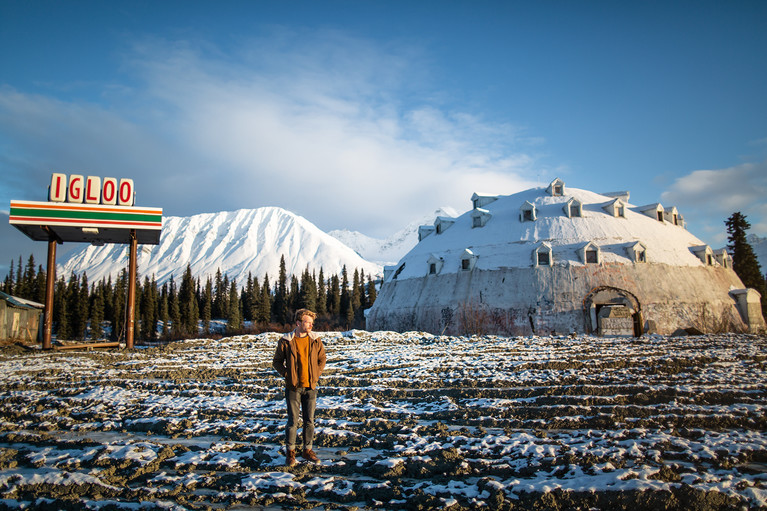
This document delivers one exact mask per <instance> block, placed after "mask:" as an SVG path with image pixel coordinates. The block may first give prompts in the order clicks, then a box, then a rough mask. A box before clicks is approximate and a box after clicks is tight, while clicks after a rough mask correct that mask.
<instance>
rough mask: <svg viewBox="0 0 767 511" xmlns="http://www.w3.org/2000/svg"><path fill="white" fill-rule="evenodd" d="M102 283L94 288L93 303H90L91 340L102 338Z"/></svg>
mask: <svg viewBox="0 0 767 511" xmlns="http://www.w3.org/2000/svg"><path fill="white" fill-rule="evenodd" d="M103 321H104V281H103V280H102V281H101V283H99V284H98V285H96V286H94V289H93V302H92V303H91V336H90V337H91V339H92V340H94V341H95V340H98V339H101V338H102V337H104V328H103V327H102V325H101V324H102V322H103Z"/></svg>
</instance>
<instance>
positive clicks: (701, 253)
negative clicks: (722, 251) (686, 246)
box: [690, 245, 715, 266]
mask: <svg viewBox="0 0 767 511" xmlns="http://www.w3.org/2000/svg"><path fill="white" fill-rule="evenodd" d="M690 252H692V253H693V254H695V255H696V256H698V259H700V262H702V263H703V264H705V265H706V266H714V260H715V258H714V251H713V250H711V247H709V246H708V245H700V246H697V247H690Z"/></svg>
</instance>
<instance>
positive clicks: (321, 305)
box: [316, 266, 328, 316]
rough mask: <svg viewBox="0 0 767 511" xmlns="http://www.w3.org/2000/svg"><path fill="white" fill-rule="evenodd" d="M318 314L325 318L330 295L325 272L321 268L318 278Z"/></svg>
mask: <svg viewBox="0 0 767 511" xmlns="http://www.w3.org/2000/svg"><path fill="white" fill-rule="evenodd" d="M316 312H317V314H319V315H321V316H324V315H325V314H327V312H328V295H327V289H326V287H325V272H323V271H322V267H321V266H320V274H319V276H318V277H317V311H316Z"/></svg>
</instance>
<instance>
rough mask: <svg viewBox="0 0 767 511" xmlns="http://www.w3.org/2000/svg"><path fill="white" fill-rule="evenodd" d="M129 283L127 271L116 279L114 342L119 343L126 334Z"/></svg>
mask: <svg viewBox="0 0 767 511" xmlns="http://www.w3.org/2000/svg"><path fill="white" fill-rule="evenodd" d="M127 282H128V274H127V273H126V271H125V270H121V271H120V274H119V275H118V276H117V279H115V285H114V293H113V294H112V317H111V322H112V340H113V341H119V340H120V339H123V338H124V337H123V336H124V334H125V331H124V329H125V304H126V302H127V298H126V291H127V287H126V284H127Z"/></svg>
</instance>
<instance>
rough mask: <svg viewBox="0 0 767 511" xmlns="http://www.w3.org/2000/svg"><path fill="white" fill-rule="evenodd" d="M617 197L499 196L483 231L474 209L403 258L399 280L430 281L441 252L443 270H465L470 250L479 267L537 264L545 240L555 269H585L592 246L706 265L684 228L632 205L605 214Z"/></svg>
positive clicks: (609, 259)
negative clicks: (526, 214) (576, 211)
mask: <svg viewBox="0 0 767 511" xmlns="http://www.w3.org/2000/svg"><path fill="white" fill-rule="evenodd" d="M626 195H628V194H626ZM613 198H614V197H612V196H608V195H604V194H598V193H594V192H590V191H588V190H581V189H578V188H571V187H569V186H568V187H567V188H566V192H565V194H564V195H561V196H552V195H550V194H549V193H547V188H532V189H529V190H525V191H523V192H519V193H516V194H513V195H499V196H498V200H496V201H493V202H492V203H490V204H487V205H485V206H484V209H486V210H487V211H489V212H490V214H491V215H492V216H491V217H490V218H489V220H488V221H487V223H486V224H485V225H484V226H483V227H478V228H472V227H473V219H472V212H471V211H469V212H467V213H464V214H463V215H461V216H459V217H457V218H455V219H451V220H454V221H455V223H454V224H453V225H452V226H451V227H450V229H446V230H444V231H443V232H442V233H441V234H432V235H430V236H428V237H425V238H424V239H423V240H422V241H421V242H420V243H418V244H417V245H416V246H415V247H414V248H413V249H412V250H411V251H410V252H408V254H406V255H405V256H404V257H403V258H402V260H401V261H400V265H401V264H402V263H403V262H406V263H407V264H406V267H405V268H404V269H403V270H402V272H401V274H400V275H399V276H398V278H400V279H404V278H415V277H422V276H423V275H425V274H426V271H427V260H428V259H429V257H431V256H433V255H434V256H437V257H441V258H442V259H443V260H444V261H445V264H444V268H443V273H444V272H448V273H454V272H458V271H460V269H461V260H460V258H461V255H462V254H463V253H464V251H465V250H466V249H469V250H471V252H472V253H474V254H475V256H476V258H477V260H476V268H477V269H482V270H493V269H499V268H513V267H530V266H531V254H532V252H533V250H534V249H535V245H536V244H537V243H539V242H542V241H543V242H546V243H548V244H549V245H551V247H552V250H553V254H554V264H573V265H582V264H584V263H583V261H582V258H581V257H580V256H579V250H581V249H582V247H583V246H584V243H587V242H593V243H594V244H595V245H597V246H598V247H599V249H600V263H623V264H634V262H633V261H632V259H630V258H629V254H628V253H627V248H629V247H631V246H633V245H635V244H637V243H641V244H642V245H643V246H644V247H646V249H647V254H646V256H647V258H646V260H647V262H648V263H663V264H669V265H674V266H700V265H701V264H702V262H701V260H700V259H699V258H698V257H696V256H695V255H694V253H693V252H691V251H690V247H694V246H700V245H705V243H703V242H702V241H701V240H699V239H698V238H696V237H695V236H693V235H692V234H690V233H689V232H688V231H687V230H685V229H684V228H683V227H681V226H678V225H674V224H673V223H671V222H668V221H663V222H660V221H658V220H657V219H656V218H651V217H649V216H647V215H645V214H642V213H641V212H639V208H638V207H636V206H632V205H631V204H628V203H626V206H627V208H626V211H625V217H620V216H613V215H611V214H610V213H609V212H607V211H605V209H604V206H605V204H606V203H609V202H611V201H612V200H613ZM571 199H575V200H577V201H579V202H580V203H581V204H582V216H580V217H574V218H568V216H567V215H566V214H565V213H564V212H563V206H564V204H566V203H567V202H568V201H570V200H571ZM621 199H622V198H621ZM526 203H529V204H531V205H533V206H535V210H536V219H535V220H534V221H520V216H519V212H520V208H521V207H522V206H523V205H524V204H526ZM653 206H655V207H657V206H659V204H658V203H656V204H655V205H653ZM398 266H399V265H398Z"/></svg>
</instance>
